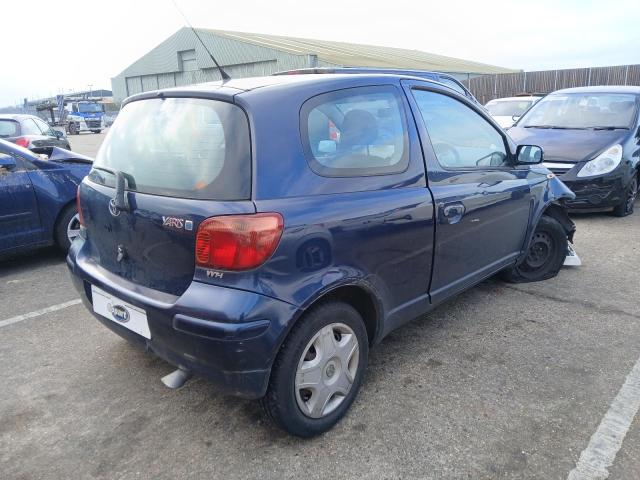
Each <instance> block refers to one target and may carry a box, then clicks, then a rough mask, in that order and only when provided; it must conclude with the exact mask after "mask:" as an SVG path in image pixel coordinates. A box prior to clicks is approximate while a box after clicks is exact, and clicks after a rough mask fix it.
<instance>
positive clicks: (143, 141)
mask: <svg viewBox="0 0 640 480" xmlns="http://www.w3.org/2000/svg"><path fill="white" fill-rule="evenodd" d="M93 166H94V169H93V170H92V171H91V173H90V175H89V178H90V179H91V180H93V181H95V182H97V183H100V184H105V185H109V186H113V183H114V176H113V174H112V173H109V172H113V171H116V170H118V171H121V172H122V173H123V174H124V176H125V178H126V181H127V188H128V189H129V190H134V191H138V192H142V193H150V194H155V195H164V196H173V197H183V198H195V199H207V200H244V199H248V198H249V197H250V195H251V146H250V137H249V124H248V121H247V117H246V115H245V114H244V112H243V111H242V110H241V109H240V108H239V107H238V106H236V105H233V104H230V103H226V102H221V101H217V100H204V99H194V98H164V99H162V98H154V99H150V100H139V101H136V102H132V103H129V104H128V105H126V106H125V107H124V108H123V109H122V111H121V112H120V114H119V115H118V118H117V120H116V121H115V123H114V124H113V127H111V130H110V132H109V134H108V135H107V137H106V138H105V141H104V143H103V144H102V147H101V148H100V151H99V152H98V155H97V158H96V161H95V162H94V164H93Z"/></svg>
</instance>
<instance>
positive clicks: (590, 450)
mask: <svg viewBox="0 0 640 480" xmlns="http://www.w3.org/2000/svg"><path fill="white" fill-rule="evenodd" d="M638 408H640V359H638V361H637V362H636V364H635V365H634V366H633V369H631V372H630V373H629V375H627V379H626V380H625V382H624V385H622V388H621V389H620V391H619V392H618V395H616V398H615V399H614V400H613V402H612V403H611V406H610V407H609V410H608V411H607V413H606V414H605V416H604V418H603V419H602V421H601V422H600V426H599V427H598V429H597V430H596V433H594V434H593V436H592V437H591V440H590V441H589V445H587V448H585V449H584V450H583V451H582V453H581V454H580V459H579V460H578V463H577V464H576V468H574V469H573V470H571V472H569V476H568V477H567V480H596V479H598V480H602V479H605V478H607V477H608V476H609V471H608V470H607V468H608V467H610V466H611V465H613V462H614V460H615V459H616V455H617V453H618V450H620V447H621V446H622V441H623V440H624V437H625V435H626V434H627V431H628V430H629V427H630V426H631V422H633V417H635V415H636V413H638Z"/></svg>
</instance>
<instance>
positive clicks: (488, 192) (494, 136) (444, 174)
mask: <svg viewBox="0 0 640 480" xmlns="http://www.w3.org/2000/svg"><path fill="white" fill-rule="evenodd" d="M405 88H406V90H408V93H409V95H410V97H411V103H412V108H413V109H414V110H415V112H417V115H416V122H417V124H418V128H419V131H420V135H421V141H422V146H423V150H424V155H425V161H426V168H427V175H428V182H429V188H430V190H431V192H432V194H433V198H434V202H435V214H436V235H435V238H436V241H435V253H434V263H433V273H432V279H431V297H432V301H433V302H434V303H438V302H440V301H442V300H444V299H445V298H447V297H449V296H451V295H453V294H455V293H458V292H460V291H462V290H464V289H465V288H467V287H469V286H470V285H473V284H475V283H477V282H479V281H480V280H482V279H483V278H486V277H487V276H489V275H491V274H493V273H495V272H496V271H498V270H500V269H502V268H503V267H505V266H507V265H509V264H510V263H512V262H514V261H515V259H516V257H517V256H518V255H519V254H520V252H521V249H522V248H523V245H524V241H525V234H526V230H527V225H528V223H529V215H530V203H531V192H530V187H529V183H528V181H527V174H528V170H527V169H525V168H522V167H516V166H514V165H515V162H514V160H513V155H512V153H511V151H510V148H509V143H508V140H507V138H506V136H505V134H504V133H503V132H502V131H501V130H500V129H499V128H498V127H497V126H496V125H494V124H493V123H492V122H491V121H490V120H488V119H487V117H485V115H484V114H482V113H480V110H479V109H478V108H477V107H476V106H472V104H470V103H469V102H468V101H466V100H462V99H460V98H459V97H458V96H456V95H455V94H453V93H449V92H445V90H444V89H433V88H430V87H428V86H424V84H422V85H421V84H420V83H419V82H409V83H407V84H406V85H405Z"/></svg>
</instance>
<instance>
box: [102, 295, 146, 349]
mask: <svg viewBox="0 0 640 480" xmlns="http://www.w3.org/2000/svg"><path fill="white" fill-rule="evenodd" d="M91 295H92V297H93V311H94V312H96V313H97V314H98V315H102V316H103V317H105V318H108V319H109V320H111V321H113V322H116V323H119V324H120V325H122V326H123V327H125V328H128V329H129V330H132V331H134V332H136V333H137V334H138V335H142V336H143V337H144V338H151V332H150V331H149V323H148V322H147V312H145V311H144V310H142V309H141V308H138V307H134V306H133V305H130V304H128V303H127V302H123V301H122V300H120V299H119V298H117V297H114V296H113V295H111V294H109V293H107V292H105V291H104V290H100V289H99V288H98V287H95V286H93V285H91Z"/></svg>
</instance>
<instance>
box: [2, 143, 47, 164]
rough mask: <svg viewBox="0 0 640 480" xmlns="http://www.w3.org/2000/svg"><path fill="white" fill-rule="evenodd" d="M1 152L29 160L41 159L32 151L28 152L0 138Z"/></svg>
mask: <svg viewBox="0 0 640 480" xmlns="http://www.w3.org/2000/svg"><path fill="white" fill-rule="evenodd" d="M0 152H9V153H12V154H14V155H18V156H22V157H26V158H28V159H29V160H38V159H39V158H40V157H38V156H37V155H36V154H35V153H33V152H32V151H31V150H28V149H26V148H24V147H21V146H20V145H16V144H15V143H12V142H9V141H7V140H3V139H2V138H0Z"/></svg>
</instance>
